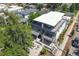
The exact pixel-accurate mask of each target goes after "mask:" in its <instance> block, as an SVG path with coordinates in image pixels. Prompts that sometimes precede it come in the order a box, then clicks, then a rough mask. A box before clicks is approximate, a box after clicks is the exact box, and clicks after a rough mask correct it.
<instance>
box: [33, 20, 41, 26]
mask: <svg viewBox="0 0 79 59" xmlns="http://www.w3.org/2000/svg"><path fill="white" fill-rule="evenodd" d="M33 24H35V25H38V26H41V25H42V24H41V23H40V22H37V21H34V22H33Z"/></svg>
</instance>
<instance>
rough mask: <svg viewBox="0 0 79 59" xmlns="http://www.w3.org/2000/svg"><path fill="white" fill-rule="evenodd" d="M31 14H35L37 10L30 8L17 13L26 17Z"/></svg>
mask: <svg viewBox="0 0 79 59" xmlns="http://www.w3.org/2000/svg"><path fill="white" fill-rule="evenodd" d="M31 12H37V9H32V8H30V9H25V10H23V11H21V12H19V13H20V14H21V15H28V14H29V13H31Z"/></svg>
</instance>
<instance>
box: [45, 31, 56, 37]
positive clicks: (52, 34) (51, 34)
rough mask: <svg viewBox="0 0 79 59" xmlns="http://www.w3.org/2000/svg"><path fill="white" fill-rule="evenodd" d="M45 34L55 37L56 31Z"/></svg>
mask: <svg viewBox="0 0 79 59" xmlns="http://www.w3.org/2000/svg"><path fill="white" fill-rule="evenodd" d="M45 35H46V36H48V37H53V36H55V33H54V32H46V33H45Z"/></svg>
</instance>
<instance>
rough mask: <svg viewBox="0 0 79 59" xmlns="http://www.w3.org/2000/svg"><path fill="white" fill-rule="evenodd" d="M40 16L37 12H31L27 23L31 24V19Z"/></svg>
mask: <svg viewBox="0 0 79 59" xmlns="http://www.w3.org/2000/svg"><path fill="white" fill-rule="evenodd" d="M40 15H41V13H39V12H32V13H30V15H29V22H30V23H32V21H33V19H35V18H37V17H38V16H40Z"/></svg>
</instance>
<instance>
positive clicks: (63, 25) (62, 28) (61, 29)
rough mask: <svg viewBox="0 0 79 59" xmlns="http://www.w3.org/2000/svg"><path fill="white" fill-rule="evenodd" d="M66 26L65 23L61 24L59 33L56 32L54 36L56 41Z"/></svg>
mask: <svg viewBox="0 0 79 59" xmlns="http://www.w3.org/2000/svg"><path fill="white" fill-rule="evenodd" d="M66 26H67V24H66V21H65V22H64V23H63V24H62V27H61V28H60V29H59V31H57V34H56V40H57V39H58V38H59V35H60V34H61V33H62V32H63V30H64V29H65V27H66Z"/></svg>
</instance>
